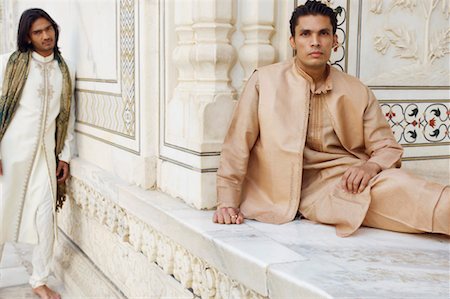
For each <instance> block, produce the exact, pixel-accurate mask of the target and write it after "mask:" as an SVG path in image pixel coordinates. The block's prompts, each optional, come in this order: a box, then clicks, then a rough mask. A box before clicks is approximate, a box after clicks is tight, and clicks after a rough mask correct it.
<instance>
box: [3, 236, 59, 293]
mask: <svg viewBox="0 0 450 299" xmlns="http://www.w3.org/2000/svg"><path fill="white" fill-rule="evenodd" d="M31 253H32V246H29V245H25V244H11V243H6V244H5V248H4V250H3V257H1V262H0V299H19V298H20V299H25V298H26V299H28V298H33V299H34V298H39V297H38V296H36V295H34V294H33V292H32V290H31V287H30V285H29V284H28V280H29V279H30V274H31V271H32V265H31ZM48 285H49V287H51V288H52V289H54V290H56V291H57V292H59V293H60V294H61V296H62V297H63V298H67V297H68V296H65V295H66V294H65V289H64V286H63V284H62V283H61V281H59V280H57V279H56V278H55V277H54V276H50V278H49V281H48Z"/></svg>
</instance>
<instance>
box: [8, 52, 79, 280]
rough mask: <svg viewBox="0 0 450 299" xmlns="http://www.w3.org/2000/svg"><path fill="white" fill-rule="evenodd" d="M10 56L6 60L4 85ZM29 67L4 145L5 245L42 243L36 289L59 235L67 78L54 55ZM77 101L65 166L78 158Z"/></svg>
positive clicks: (37, 57) (35, 257) (45, 273)
mask: <svg viewBox="0 0 450 299" xmlns="http://www.w3.org/2000/svg"><path fill="white" fill-rule="evenodd" d="M9 56H10V55H4V56H2V57H1V60H0V63H1V65H0V66H1V75H0V84H2V82H3V78H2V76H3V74H4V73H5V68H6V65H7V62H8V59H9ZM29 67H30V69H29V73H28V78H27V81H26V83H25V86H24V89H23V92H22V95H21V98H20V101H19V107H18V108H17V110H16V113H15V114H14V117H13V119H12V121H11V123H10V125H9V127H8V128H7V130H6V132H5V135H4V136H3V139H2V141H1V143H0V153H1V160H2V166H3V176H1V177H0V184H1V185H2V193H1V198H0V203H1V206H0V217H1V219H0V224H1V231H0V244H3V243H4V242H5V241H12V242H19V243H30V244H38V246H37V247H36V248H35V251H34V254H33V266H34V268H35V269H34V272H33V275H32V277H31V281H30V282H31V284H32V286H33V287H35V286H38V285H41V284H44V283H45V279H46V277H47V276H48V274H49V266H50V265H49V264H50V260H51V255H52V247H53V241H54V235H55V232H56V215H55V199H56V160H55V130H56V121H55V120H56V118H57V116H58V114H59V112H60V99H61V92H62V85H63V83H62V80H63V78H62V73H61V70H60V68H59V66H58V62H57V61H56V60H55V59H54V55H53V54H52V55H50V56H47V57H43V56H41V55H39V54H38V53H36V52H33V53H32V59H31V61H30V66H29ZM71 78H73V74H71ZM0 90H1V85H0ZM73 102H74V101H72V109H71V115H70V119H69V126H68V132H67V135H66V139H65V144H64V149H63V150H62V152H61V153H60V155H59V156H58V158H59V159H60V160H62V161H65V162H70V159H71V157H72V153H73V140H74V133H73V129H74V109H73V107H74V106H73V104H74V103H73Z"/></svg>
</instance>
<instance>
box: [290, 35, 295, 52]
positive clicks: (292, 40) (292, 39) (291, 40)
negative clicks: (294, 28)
mask: <svg viewBox="0 0 450 299" xmlns="http://www.w3.org/2000/svg"><path fill="white" fill-rule="evenodd" d="M289 43H290V44H291V47H292V49H293V50H296V49H295V38H294V37H293V36H292V35H291V37H290V38H289Z"/></svg>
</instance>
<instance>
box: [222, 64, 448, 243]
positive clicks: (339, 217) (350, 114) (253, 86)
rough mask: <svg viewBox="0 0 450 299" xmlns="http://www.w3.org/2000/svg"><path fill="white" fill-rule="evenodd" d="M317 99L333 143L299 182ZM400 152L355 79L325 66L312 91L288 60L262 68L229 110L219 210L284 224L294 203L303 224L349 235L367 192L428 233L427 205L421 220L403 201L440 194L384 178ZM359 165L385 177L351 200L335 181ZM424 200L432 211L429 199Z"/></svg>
mask: <svg viewBox="0 0 450 299" xmlns="http://www.w3.org/2000/svg"><path fill="white" fill-rule="evenodd" d="M311 90H313V91H314V93H311ZM312 94H314V96H312ZM316 94H317V95H316ZM317 98H323V101H322V103H323V104H324V105H323V107H324V109H325V108H326V110H325V111H328V112H329V114H328V116H329V123H331V127H332V129H333V131H334V133H333V134H335V137H336V139H337V141H338V144H335V145H333V144H331V143H330V144H319V146H321V147H328V146H330V147H332V148H333V151H332V152H328V150H327V149H323V148H322V150H323V151H324V154H325V156H323V157H322V159H323V161H314V163H309V166H307V167H306V168H308V167H311V169H310V170H308V171H307V173H305V175H306V177H305V178H303V169H304V165H303V163H304V154H305V152H307V151H308V149H307V148H305V144H306V136H307V133H308V124H313V123H314V119H313V120H312V122H309V114H310V113H309V109H310V108H309V105H310V103H311V102H312V101H314V100H315V99H317ZM313 105H314V104H313ZM312 108H313V109H314V112H313V114H314V113H316V112H317V109H315V108H314V107H312ZM318 111H319V112H320V111H321V110H320V109H319V110H318ZM319 112H318V113H319ZM318 115H319V116H322V114H320V113H319V114H318ZM316 122H319V121H316ZM329 133H330V130H328V131H326V132H325V133H324V132H323V131H320V132H316V131H311V132H309V134H310V135H311V134H313V135H314V134H316V135H317V134H318V135H317V136H316V137H314V139H315V140H316V141H317V140H319V141H320V140H323V139H328V137H327V136H322V135H323V134H325V135H326V134H329ZM310 137H311V136H310ZM311 140H312V139H311V138H309V142H311ZM316 141H314V140H312V142H316ZM322 142H323V141H322ZM330 142H333V141H332V140H331V139H330ZM402 153H403V150H402V148H401V146H400V145H399V144H398V143H397V142H396V140H395V138H394V136H393V134H392V130H391V128H390V126H389V125H388V123H387V122H386V119H385V118H384V115H383V113H382V112H381V109H380V106H379V104H378V101H377V100H376V99H375V97H374V95H373V93H372V92H371V91H370V90H369V89H368V88H367V86H365V85H364V84H362V83H361V82H360V81H359V80H358V79H357V78H354V77H352V76H350V75H347V74H345V73H343V72H341V71H339V70H337V69H335V68H332V67H331V68H330V69H329V75H328V78H327V80H326V82H325V84H324V85H323V86H322V87H321V88H320V89H318V90H316V89H315V86H314V84H313V82H312V80H311V78H309V76H307V75H306V74H305V73H304V72H302V71H301V70H300V71H299V70H297V69H296V67H295V63H294V60H293V59H292V60H289V61H285V62H281V63H277V64H273V65H269V66H265V67H262V68H260V69H258V70H257V71H255V72H254V73H253V75H252V76H251V77H250V78H249V80H248V82H247V85H246V87H245V89H244V91H243V92H242V95H241V98H240V100H239V101H238V104H237V106H236V108H235V112H234V114H233V118H232V121H231V125H230V128H229V131H228V134H227V136H226V138H225V141H224V144H223V148H222V155H221V161H220V167H219V170H218V173H217V197H218V206H219V207H236V208H237V207H239V208H240V210H241V212H242V213H243V214H244V217H245V218H249V219H256V220H259V221H263V222H269V223H285V222H288V221H291V220H292V219H294V217H295V215H296V213H297V212H298V210H299V207H300V198H301V199H302V206H301V210H302V212H304V214H305V215H306V216H307V217H310V218H311V219H315V220H317V221H320V222H325V223H333V224H335V225H336V228H337V231H338V234H340V235H348V234H351V233H352V232H353V231H355V230H356V229H357V228H358V227H359V226H360V225H361V223H362V222H363V220H364V219H365V217H366V214H367V210H368V208H369V206H371V205H372V204H373V205H374V206H376V205H377V204H378V203H372V204H371V200H370V196H371V195H370V193H372V194H373V193H374V192H377V194H379V195H380V196H381V197H383V196H384V197H388V198H392V194H390V192H395V195H396V196H397V197H399V199H398V200H396V201H395V203H393V204H392V205H391V207H392V209H391V210H392V211H395V212H399V213H400V214H405V215H416V216H412V218H414V221H416V222H420V223H418V224H417V223H416V224H417V225H416V226H414V227H420V228H424V229H426V230H427V231H429V230H428V229H429V228H430V226H432V224H431V222H432V220H431V219H429V218H430V215H429V212H430V210H431V207H432V206H433V202H432V203H429V204H428V203H427V204H426V205H425V206H424V209H423V210H424V211H425V210H426V211H427V213H422V212H421V211H420V210H422V209H421V208H418V207H417V206H410V205H409V202H408V198H409V196H410V195H411V194H412V193H416V196H417V193H419V194H420V197H426V198H435V197H436V196H435V195H436V194H437V193H438V192H437V191H432V192H431V193H432V195H433V196H432V197H429V196H430V193H428V192H427V191H425V190H424V189H428V188H429V187H430V186H431V185H432V187H433V186H434V187H433V190H438V189H440V190H441V191H442V189H443V188H444V186H441V185H437V184H431V183H426V182H424V181H422V180H418V181H417V182H416V181H414V182H413V183H412V185H415V186H414V187H412V188H411V186H412V185H408V186H407V187H406V188H403V187H398V185H396V184H395V183H393V181H391V180H389V179H387V177H385V175H386V174H389V173H391V172H396V170H390V169H391V168H394V167H399V166H400V158H401V155H402ZM316 158H320V157H319V156H317V157H316ZM365 161H371V162H374V163H377V164H378V165H380V166H381V168H382V169H383V170H384V171H383V172H382V173H381V174H380V175H378V176H377V179H375V178H374V180H373V181H372V182H371V187H369V188H366V190H365V191H364V192H363V193H362V194H359V195H358V196H355V195H353V194H348V193H345V192H344V191H342V190H341V189H340V188H338V186H337V185H336V182H337V181H338V180H339V179H340V177H341V176H342V174H343V173H344V172H345V171H346V170H347V169H348V167H349V166H351V165H356V164H358V163H364V162H365ZM314 167H318V169H315V170H314ZM403 174H404V173H403V172H402V175H403ZM401 180H402V179H400V180H399V181H401ZM419 181H420V182H421V183H420V184H419V183H418V182H419ZM375 182H383V184H376V183H375ZM430 184H431V185H430ZM391 185H392V186H391ZM378 186H382V187H379V188H378ZM385 186H386V188H384V187H385ZM416 186H418V187H416ZM397 187H398V188H397ZM397 189H398V190H397ZM400 189H401V190H400ZM324 197H326V198H328V199H329V200H327V201H320V203H322V204H323V206H322V207H321V208H320V209H316V208H318V207H319V206H318V204H319V201H317V199H318V198H324ZM430 200H431V201H434V204H436V199H430ZM313 206H314V208H311V207H313ZM303 208H304V209H303ZM307 208H309V210H308V211H307ZM417 209H418V210H417ZM416 210H417V211H416ZM318 211H320V212H321V213H322V212H323V213H322V214H319V213H318ZM314 213H315V214H314ZM425 214H426V215H425ZM422 215H425V216H423V217H422ZM314 217H315V218H314ZM425 218H426V219H425ZM422 220H423V221H422ZM366 224H367V225H370V223H366Z"/></svg>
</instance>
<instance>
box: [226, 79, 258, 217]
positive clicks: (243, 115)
mask: <svg viewBox="0 0 450 299" xmlns="http://www.w3.org/2000/svg"><path fill="white" fill-rule="evenodd" d="M258 103H259V83H258V72H257V71H255V72H254V73H253V74H252V76H251V77H250V79H249V80H248V82H247V85H246V86H245V88H244V90H243V92H242V94H241V97H240V99H239V101H238V103H237V105H236V107H235V110H234V113H233V117H232V120H231V125H230V128H229V130H228V133H227V135H226V137H225V141H224V144H223V147H222V154H221V159H220V166H219V169H218V171H217V201H218V206H219V207H232V208H238V207H239V206H240V204H241V191H242V183H243V181H244V178H245V175H246V173H247V164H248V160H249V157H250V151H251V150H252V148H253V145H254V144H255V142H256V140H257V138H258V135H259V122H258Z"/></svg>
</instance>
